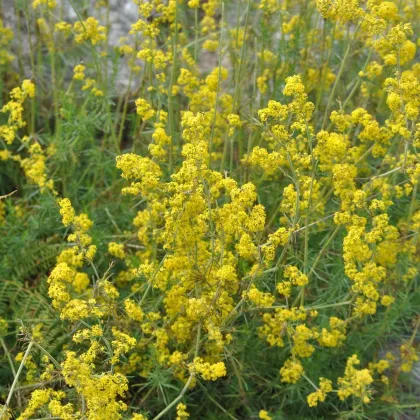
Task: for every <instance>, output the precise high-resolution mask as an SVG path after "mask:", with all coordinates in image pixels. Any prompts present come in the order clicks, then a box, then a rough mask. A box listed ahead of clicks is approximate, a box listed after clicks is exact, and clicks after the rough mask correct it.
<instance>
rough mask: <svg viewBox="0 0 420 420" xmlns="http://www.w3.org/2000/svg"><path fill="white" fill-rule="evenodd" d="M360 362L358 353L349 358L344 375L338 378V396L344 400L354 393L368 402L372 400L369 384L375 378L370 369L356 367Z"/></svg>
mask: <svg viewBox="0 0 420 420" xmlns="http://www.w3.org/2000/svg"><path fill="white" fill-rule="evenodd" d="M359 364H360V361H359V359H358V358H357V356H356V355H353V356H351V357H350V358H349V359H348V360H347V365H346V370H345V372H344V377H342V378H338V385H339V389H338V396H339V398H340V399H342V400H344V399H346V398H348V397H349V396H351V395H353V396H355V397H357V398H360V399H361V400H362V401H363V402H364V403H365V404H367V403H368V402H369V401H370V390H369V385H370V384H371V383H372V382H373V378H372V376H371V374H370V372H369V370H368V369H361V370H358V369H356V368H355V367H354V366H355V365H359Z"/></svg>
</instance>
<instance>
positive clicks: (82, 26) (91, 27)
mask: <svg viewBox="0 0 420 420" xmlns="http://www.w3.org/2000/svg"><path fill="white" fill-rule="evenodd" d="M73 29H74V32H76V34H77V35H76V36H75V38H74V40H75V41H76V42H77V43H78V44H82V43H83V42H86V41H90V42H91V43H92V44H93V45H96V44H97V43H99V42H102V41H104V40H105V39H106V28H105V26H102V25H99V22H98V21H97V20H96V19H95V18H93V17H88V18H87V19H86V20H85V21H77V22H76V23H75V24H74V26H73Z"/></svg>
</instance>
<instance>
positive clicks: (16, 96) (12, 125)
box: [0, 80, 35, 144]
mask: <svg viewBox="0 0 420 420" xmlns="http://www.w3.org/2000/svg"><path fill="white" fill-rule="evenodd" d="M34 96H35V85H34V84H33V83H32V82H31V81H30V80H24V81H23V83H22V86H21V87H17V88H14V89H13V90H12V92H11V93H10V101H9V102H8V103H7V104H6V105H4V106H3V107H2V108H1V110H0V112H3V113H9V118H8V122H7V124H5V125H0V137H1V138H3V139H4V140H5V142H6V143H7V144H12V143H13V140H14V139H15V137H16V132H17V131H18V130H19V128H22V127H24V126H25V125H26V122H25V121H24V119H23V103H24V102H25V99H26V98H28V97H29V98H34Z"/></svg>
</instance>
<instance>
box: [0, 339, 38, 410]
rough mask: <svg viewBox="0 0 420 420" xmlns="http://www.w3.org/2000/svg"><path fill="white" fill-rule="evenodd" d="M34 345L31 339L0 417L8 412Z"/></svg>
mask: <svg viewBox="0 0 420 420" xmlns="http://www.w3.org/2000/svg"><path fill="white" fill-rule="evenodd" d="M33 345H34V342H33V341H31V342H30V343H29V345H28V348H27V349H26V351H25V354H24V355H23V358H22V361H21V362H20V366H19V369H18V371H17V372H16V375H15V379H14V381H13V383H12V386H11V387H10V391H9V395H8V396H7V399H6V404H5V405H4V407H3V409H2V410H1V412H0V418H3V415H4V413H5V412H6V410H7V409H8V407H9V405H10V401H11V400H12V397H13V392H14V390H15V388H16V385H17V383H18V381H19V376H20V374H21V373H22V370H23V367H24V366H25V362H26V359H27V358H28V356H29V353H30V352H31V350H32V347H33Z"/></svg>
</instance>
